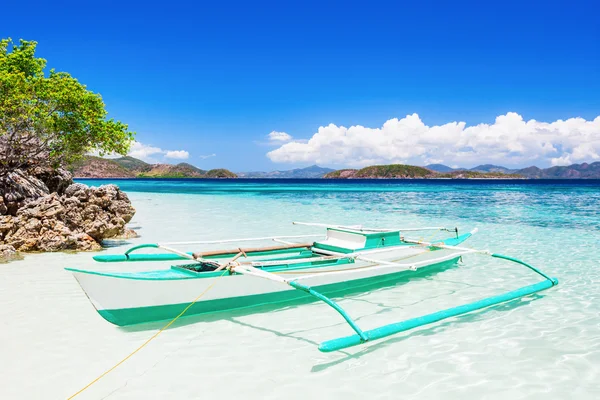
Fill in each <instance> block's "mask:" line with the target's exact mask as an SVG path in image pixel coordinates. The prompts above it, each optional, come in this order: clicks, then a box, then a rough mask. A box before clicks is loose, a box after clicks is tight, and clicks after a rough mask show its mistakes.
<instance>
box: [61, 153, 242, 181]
mask: <svg viewBox="0 0 600 400" xmlns="http://www.w3.org/2000/svg"><path fill="white" fill-rule="evenodd" d="M69 169H70V172H71V173H72V174H73V176H74V177H75V178H237V175H236V174H234V173H233V172H231V171H229V170H227V169H222V168H219V169H211V170H208V171H205V170H202V169H200V168H197V167H195V166H193V165H191V164H188V163H179V164H176V165H171V164H149V163H147V162H144V161H142V160H138V159H137V158H133V157H129V156H125V157H119V158H101V157H95V156H85V157H83V158H82V159H80V160H78V161H77V162H75V163H73V164H72V165H71V167H70V168H69Z"/></svg>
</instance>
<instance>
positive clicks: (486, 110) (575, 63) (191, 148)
mask: <svg viewBox="0 0 600 400" xmlns="http://www.w3.org/2000/svg"><path fill="white" fill-rule="evenodd" d="M124 3H127V4H124ZM597 4H598V3H597V2H592V1H587V2H585V1H577V0H575V1H544V2H542V1H535V2H533V1H531V2H526V1H518V2H517V1H502V2H481V1H472V2H470V1H462V2H461V1H454V2H449V1H448V2H442V1H437V2H436V1H419V2H398V1H395V2H371V3H367V2H361V3H355V4H354V3H351V2H347V1H346V2H310V1H303V2H297V3H293V2H281V1H277V2H258V1H257V2H244V3H242V2H231V1H229V2H223V1H221V2H210V3H204V2H181V1H171V2H167V3H163V2H161V3H152V2H111V1H104V2H102V3H98V2H94V3H92V2H82V1H79V2H71V3H69V2H50V3H49V2H39V3H38V2H35V1H34V2H28V5H27V6H26V7H25V6H23V5H22V3H19V2H14V1H13V2H9V3H7V4H4V5H3V6H2V14H3V17H2V22H1V23H0V36H1V37H9V36H10V37H12V38H13V39H19V38H24V39H28V40H36V41H38V42H39V45H38V55H39V56H42V57H44V58H46V59H48V65H49V66H50V67H53V68H56V69H57V70H62V71H67V72H70V73H71V74H72V75H73V76H75V77H77V78H78V79H79V80H80V81H81V82H83V83H85V84H87V85H88V87H89V88H90V89H91V90H93V91H95V92H99V93H101V94H102V96H103V98H104V100H105V102H106V104H107V108H108V110H109V113H110V115H111V116H113V117H115V118H116V119H119V120H121V121H123V122H125V123H128V124H129V126H130V128H131V129H132V130H134V131H136V132H137V140H138V141H139V142H140V143H141V144H140V145H138V148H139V150H140V151H142V152H143V151H146V150H147V149H148V148H150V146H151V147H153V148H155V152H154V153H153V154H150V155H149V156H148V157H150V159H153V160H156V161H165V160H166V161H169V162H177V159H175V158H172V159H166V158H165V156H166V155H167V153H166V151H180V152H179V153H169V154H170V155H171V156H175V157H177V156H180V157H184V156H185V153H184V152H187V154H188V158H187V159H186V160H185V161H187V162H190V163H192V164H195V165H197V166H199V167H201V168H214V167H226V168H229V169H231V170H234V171H247V170H272V169H289V168H292V167H297V166H306V165H310V164H313V163H315V162H318V163H319V164H320V165H325V166H333V167H340V166H344V165H364V164H368V163H369V162H411V163H415V164H419V163H420V164H424V163H426V162H431V161H441V162H444V163H447V164H461V163H462V164H463V165H466V166H468V165H474V164H477V163H478V162H481V163H485V162H501V161H504V160H506V162H505V164H511V165H530V164H538V165H541V166H546V165H551V164H556V165H558V164H561V163H562V164H565V163H568V162H581V161H593V160H594V159H595V158H596V157H597V156H598V153H599V152H600V143H597V142H600V139H598V138H600V131H599V130H598V127H600V119H598V120H597V122H594V120H595V119H596V118H597V117H598V116H599V115H600V28H599V26H600V24H599V23H598V15H600V6H598V5H597ZM509 112H514V113H517V114H518V115H519V116H520V117H521V118H522V119H523V121H522V123H521V124H519V122H518V121H517V119H518V118H516V117H514V115H512V114H507V113H509ZM413 114H418V117H417V119H418V120H419V121H420V122H421V125H422V126H421V125H420V124H419V123H418V122H416V120H415V119H414V118H409V119H408V120H407V119H405V117H406V116H407V115H413ZM507 115H508V117H507ZM498 116H501V117H502V116H504V117H507V118H505V119H504V120H502V121H505V123H498V121H497V117H498ZM575 117H580V118H581V120H573V121H574V122H572V123H568V124H566V125H565V124H562V125H561V124H558V125H556V124H552V123H553V122H555V121H557V120H561V119H562V120H566V119H569V118H575ZM394 118H398V119H399V120H400V121H397V122H394V121H393V119H394ZM532 119H533V120H536V121H542V122H545V123H548V124H547V125H539V126H537V125H536V126H533V125H532V124H530V123H527V121H530V120H532ZM388 120H392V123H390V124H389V125H390V126H391V128H389V129H384V128H382V126H383V125H384V123H386V121H388ZM455 121H456V122H459V123H460V122H464V123H465V125H464V127H463V129H462V130H461V129H458V131H457V132H453V133H452V132H451V133H446V131H447V130H448V129H450V130H451V128H452V127H449V126H446V124H448V123H452V122H455ZM502 121H501V122H502ZM506 121H508V122H510V121H513V122H514V123H513V122H510V123H508V122H506ZM408 122H410V123H408ZM329 124H334V128H331V129H330V130H329V131H328V130H327V129H323V133H319V134H318V135H317V136H318V137H316V138H315V140H313V142H319V141H321V142H322V143H321V144H319V143H317V144H310V145H309V144H308V143H305V142H306V140H308V139H309V138H311V137H312V136H313V135H314V134H315V133H316V132H317V131H318V130H319V127H326V126H328V125H329ZM477 124H488V129H479V130H478V131H476V132H475V131H468V130H467V131H465V129H468V127H470V126H475V125H477ZM407 125H410V126H409V127H408V128H407V127H406V126H407ZM423 126H425V128H423ZM435 126H441V127H442V128H440V129H434V130H431V129H429V127H435ZM444 126H445V128H443V127H444ZM341 127H348V128H350V127H353V128H350V129H348V130H344V129H342V128H341ZM361 127H368V128H369V129H368V130H366V131H364V130H361V129H360V128H361ZM378 128H379V129H378ZM459 128H460V126H459ZM507 130H508V131H507ZM521 130H525V131H527V132H525V133H522V134H519V135H517V134H515V135H516V136H511V135H513V131H521ZM273 131H275V132H285V133H287V134H288V135H289V137H290V138H292V139H291V140H294V141H296V142H295V143H292V144H291V145H284V144H285V142H286V140H281V136H279V138H280V140H279V141H273V140H269V138H268V135H269V133H270V132H273ZM509 131H510V132H509ZM550 131H551V132H550ZM328 132H329V133H328ZM465 132H466V133H465ZM581 132H584V133H583V134H581ZM328 135H329V136H328ZM352 135H354V136H352ZM373 135H379V136H377V137H375V136H373ZM385 135H387V136H386V138H385V140H383V137H384V136H385ZM420 135H423V136H427V137H428V138H429V139H426V140H425V139H424V140H420V139H419V140H417V141H415V140H411V139H410V138H411V137H416V136H420ZM435 135H442V136H440V137H439V138H438V137H437V136H435ZM453 135H454V136H453ZM489 135H497V137H496V138H495V139H494V140H492V142H494V143H491V142H490V139H489V137H488V136H489ZM474 137H476V138H475V139H474ZM354 138H355V139H356V140H355V139H354ZM450 139H451V140H450ZM596 139H598V140H596ZM507 140H512V141H516V142H517V144H516V145H514V146H508V147H507V146H502V144H503V143H504V144H505V143H506V142H507ZM324 141H325V142H327V143H324ZM536 141H539V142H540V143H539V146H538V145H537V144H536ZM458 142H460V143H459V144H455V143H458ZM439 143H441V144H440V145H438V144H439ZM282 145H284V147H283V148H281V146H282ZM494 146H496V147H494ZM413 148H414V149H420V150H418V151H416V152H415V153H414V154H405V152H404V151H403V150H404V149H413ZM541 148H543V149H545V150H540V149H541ZM277 149H278V150H277ZM386 149H392V150H393V151H392V150H390V151H388V152H387V153H386ZM157 150H160V152H158V151H157ZM273 150H277V151H276V152H275V153H270V155H269V156H267V153H269V152H271V151H273ZM150 153H152V151H150ZM140 154H141V153H140ZM273 154H274V155H273ZM507 158H509V159H507Z"/></svg>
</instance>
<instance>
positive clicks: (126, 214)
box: [0, 175, 137, 252]
mask: <svg viewBox="0 0 600 400" xmlns="http://www.w3.org/2000/svg"><path fill="white" fill-rule="evenodd" d="M18 177H20V178H19V179H21V178H22V176H21V175H18ZM63 177H64V176H63ZM65 181H66V180H61V182H63V183H64V182H65ZM15 182H16V180H15ZM40 183H41V185H44V184H43V182H41V181H40V180H38V178H35V177H33V178H27V179H25V178H23V179H21V180H20V181H19V184H20V185H21V186H20V187H21V189H19V190H17V191H14V190H11V191H9V192H8V193H6V192H5V193H4V199H6V198H7V197H8V199H9V200H10V201H11V202H12V204H18V208H17V209H16V211H15V212H14V213H12V214H10V215H1V216H0V245H1V244H5V245H8V246H10V248H12V249H14V250H15V251H21V252H27V251H63V250H84V251H91V250H99V249H101V246H100V243H101V242H102V240H104V239H108V238H123V237H135V236H137V235H136V234H135V232H133V231H131V230H129V229H126V228H125V225H126V224H127V223H128V222H129V221H130V220H131V218H132V217H133V215H134V214H135V209H134V208H133V206H132V205H131V202H130V201H129V198H128V197H127V195H126V194H125V193H123V192H121V190H120V189H119V188H118V187H117V186H115V185H103V186H100V187H98V188H93V187H88V186H86V185H83V184H80V183H71V184H70V185H68V186H67V187H64V188H62V192H63V194H62V195H59V194H58V193H56V192H55V193H46V194H44V191H43V190H42V189H43V188H44V186H40V185H39V184H40ZM61 184H62V183H58V184H57V186H53V187H55V188H56V187H60V185H61ZM36 188H37V189H40V188H41V189H40V190H38V191H36V190H34V189H36ZM23 193H29V194H33V195H32V196H31V197H23V196H22V194H23ZM2 204H4V203H2ZM0 210H1V208H0Z"/></svg>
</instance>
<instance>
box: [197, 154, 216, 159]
mask: <svg viewBox="0 0 600 400" xmlns="http://www.w3.org/2000/svg"><path fill="white" fill-rule="evenodd" d="M216 156H217V155H216V154H215V153H212V154H204V155H201V156H198V158H201V159H203V160H206V159H207V158H211V157H216Z"/></svg>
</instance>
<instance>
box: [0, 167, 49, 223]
mask: <svg viewBox="0 0 600 400" xmlns="http://www.w3.org/2000/svg"><path fill="white" fill-rule="evenodd" d="M0 193H1V194H2V198H3V204H4V207H6V211H5V212H4V213H3V214H10V215H15V214H16V213H17V210H18V209H19V208H20V207H21V206H22V205H23V202H24V201H25V200H28V199H37V198H39V197H42V196H46V195H48V194H50V190H49V189H48V187H47V186H46V185H45V184H44V182H42V181H41V180H40V179H38V178H36V177H35V176H31V175H28V174H26V173H25V172H23V171H21V170H16V171H13V172H11V173H9V174H8V175H7V176H6V177H5V178H4V179H3V180H2V182H1V184H0ZM4 207H2V208H4Z"/></svg>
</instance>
